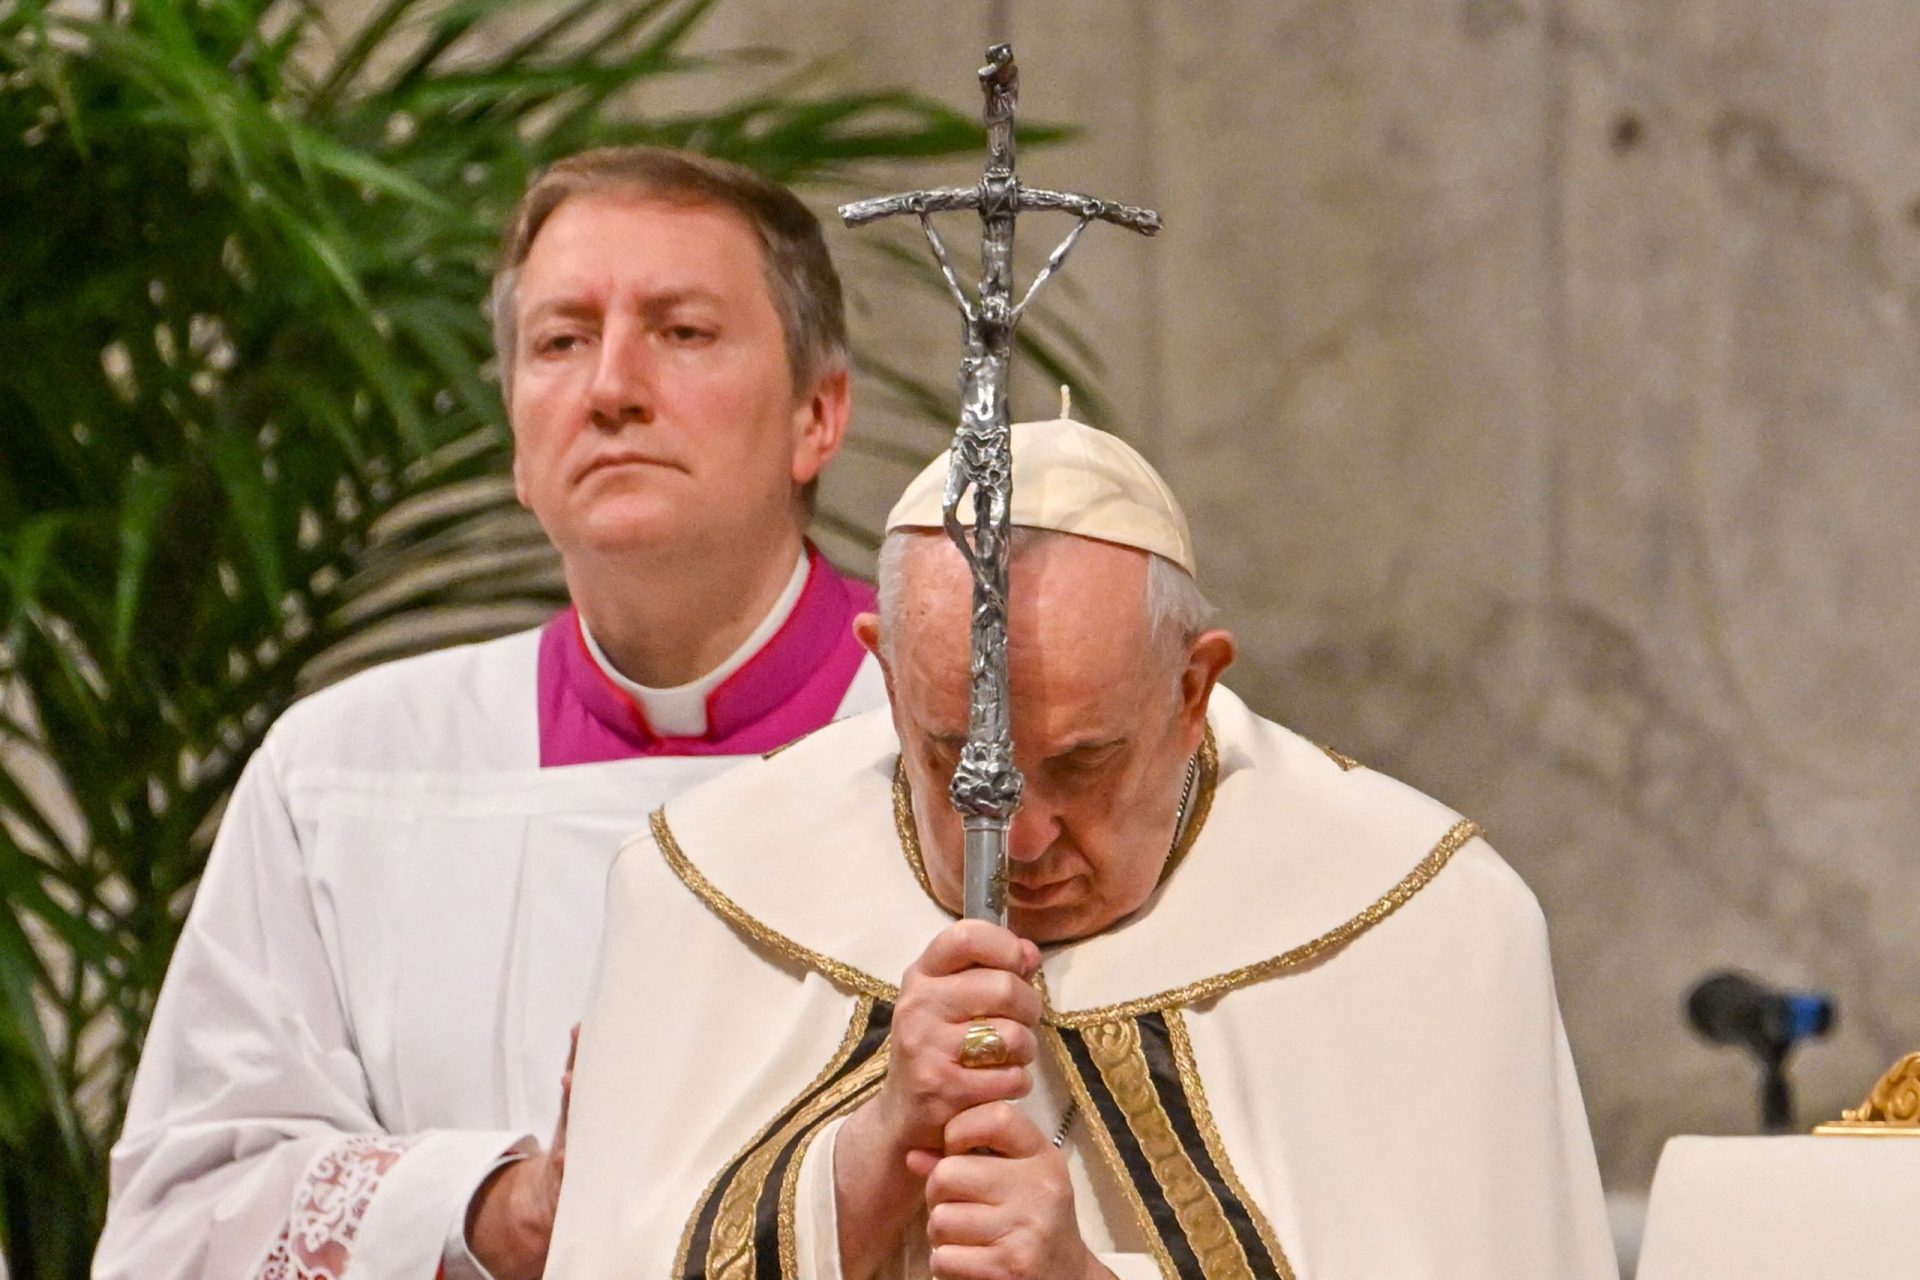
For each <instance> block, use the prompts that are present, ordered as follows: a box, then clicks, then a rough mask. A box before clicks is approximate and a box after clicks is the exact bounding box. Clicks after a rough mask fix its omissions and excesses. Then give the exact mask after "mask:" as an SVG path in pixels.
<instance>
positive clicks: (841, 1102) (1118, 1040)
mask: <svg viewBox="0 0 1920 1280" xmlns="http://www.w3.org/2000/svg"><path fill="white" fill-rule="evenodd" d="M1200 818H1201V814H1198V813H1196V814H1195V816H1194V820H1193V822H1192V823H1190V824H1189V825H1190V826H1197V825H1198V823H1199V821H1200ZM651 825H652V830H653V835H654V838H655V841H656V843H657V844H658V846H659V849H660V852H661V855H662V856H663V857H664V858H665V859H666V861H667V863H668V865H669V866H670V867H671V868H672V870H673V872H674V874H675V875H676V876H678V878H679V879H680V880H681V882H682V883H684V884H685V885H686V886H687V888H688V889H689V890H691V891H692V892H693V893H694V895H695V896H696V897H698V898H700V899H701V900H702V901H703V902H705V903H706V904H707V906H708V907H709V908H710V909H712V910H713V911H714V912H715V913H716V914H717V915H718V916H720V918H721V919H723V920H725V921H726V922H727V923H728V924H729V925H730V926H731V927H733V928H734V929H736V930H738V931H740V932H741V933H742V934H743V935H744V936H746V937H747V938H749V939H750V940H752V941H754V942H756V943H758V944H759V945H762V946H766V947H768V948H770V949H772V950H773V951H775V952H776V953H778V954H780V955H783V956H786V957H788V958H790V959H792V960H794V961H795V962H796V963H799V964H801V965H802V966H804V967H806V968H809V969H812V970H814V971H816V972H819V973H821V974H824V975H825V976H826V977H827V978H829V979H831V980H832V981H833V982H835V983H836V984H838V985H839V986H841V987H842V988H843V989H845V990H847V991H849V992H850V993H851V994H853V995H854V996H855V997H856V999H855V1008H854V1016H853V1019H852V1021H851V1023H850V1024H849V1026H848V1028H847V1032H846V1035H845V1037H844V1038H843V1039H842V1041H841V1044H840V1047H839V1049H838V1050H837V1051H836V1052H835V1054H834V1056H833V1058H832V1060H831V1061H830V1062H829V1063H828V1064H827V1066H826V1067H825V1068H824V1069H823V1070H822V1071H821V1073H820V1075H819V1076H818V1077H816V1078H815V1079H814V1081H813V1083H811V1084H810V1085H808V1086H807V1088H806V1089H805V1090H804V1091H802V1093H801V1094H800V1096H799V1097H797V1098H795V1099H794V1100H793V1101H792V1102H791V1103H789V1104H788V1105H787V1106H786V1107H785V1108H783V1109H782V1110H781V1112H780V1113H779V1115H777V1116H775V1117H774V1119H773V1120H772V1121H770V1122H769V1123H768V1124H767V1125H766V1126H765V1127H763V1128H762V1129H761V1130H760V1132H759V1133H757V1134H756V1135H755V1136H754V1138H753V1140H752V1141H751V1142H750V1143H749V1144H748V1145H747V1147H746V1148H745V1149H744V1150H742V1151H741V1152H740V1153H739V1154H738V1155H737V1156H735V1157H734V1158H733V1160H731V1161H730V1162H729V1163H728V1164H727V1166H726V1167H725V1168H724V1169H722V1170H721V1172H720V1173H719V1175H718V1176H716V1177H715V1178H714V1180H713V1182H712V1183H711V1184H709V1185H708V1187H707V1189H706V1191H705V1192H704V1193H703V1194H702V1195H701V1198H700V1202H699V1205H698V1206H697V1208H696V1209H695V1211H694V1214H693V1217H692V1219H691V1220H690V1221H689V1222H688V1224H687V1228H686V1232H685V1234H684V1235H683V1237H682V1239H681V1243H680V1251H679V1256H678V1258H677V1259H676V1262H675V1267H674V1274H675V1275H676V1276H678V1277H682V1278H683V1280H696V1278H704V1280H748V1278H749V1277H751V1278H752V1280H785V1278H790V1277H795V1276H797V1275H798V1274H799V1271H798V1259H797V1249H796V1245H795V1238H794V1210H795V1196H796V1191H797V1187H798V1178H799V1172H800V1167H801V1161H802V1160H803V1159H804V1158H805V1155H806V1152H807V1149H808V1147H809V1145H810V1144H811V1143H812V1142H813V1140H814V1139H815V1138H816V1137H817V1136H818V1135H819V1133H820V1132H821V1131H822V1130H823V1129H824V1128H825V1127H826V1126H827V1125H828V1124H829V1123H830V1122H832V1121H833V1120H834V1119H836V1118H838V1117H839V1116H842V1115H845V1114H846V1113H848V1112H849V1111H851V1110H853V1109H854V1108H855V1107H857V1106H859V1105H860V1104H861V1103H862V1102H864V1101H866V1099H868V1098H869V1097H871V1096H872V1095H873V1093H874V1091H875V1090H877V1089H878V1088H879V1084H880V1080H881V1078H882V1077H883V1076H884V1075H885V1073H886V1063H887V1056H888V1054H887V1034H888V1030H889V1028H890V1026H891V1023H892V1016H893V1006H892V1003H891V1002H892V1001H893V1000H894V999H895V998H897V996H898V989H897V988H895V987H894V986H892V984H890V983H887V982H885V981H883V980H881V979H879V978H876V977H873V976H871V975H869V974H866V973H863V972H861V971H860V970H858V969H855V968H853V967H851V966H849V965H846V964H843V963H842V962H840V961H838V960H835V959H833V958H831V957H829V956H825V955H822V954H820V953H818V952H815V951H812V950H810V949H808V948H806V947H804V946H801V945H800V944H799V943H797V942H795V941H793V940H792V939H791V938H788V937H786V936H785V935H783V934H780V933H778V932H777V931H775V930H773V929H771V928H769V927H768V926H766V925H765V924H763V923H761V922H760V921H758V920H756V919H754V918H753V917H752V916H751V915H749V914H748V913H747V912H746V911H744V910H743V909H742V908H741V907H740V906H739V905H738V904H736V903H735V902H734V901H733V900H732V899H730V898H728V897H727V896H726V895H725V894H724V893H722V892H720V890H719V889H718V888H716V887H715V886H714V885H713V884H711V883H710V882H709V881H708V880H707V879H706V877H705V876H704V875H702V874H701V873H700V871H699V869H698V868H697V867H695V866H694V865H693V863H692V861H691V860H690V859H688V858H687V856H686V854H685V853H684V852H683V851H682V850H681V849H680V846H679V842H678V841H677V840H676V839H675V838H674V834H673V830H672V828H671V826H670V825H669V824H668V822H667V819H666V814H665V812H664V811H656V812H655V813H654V815H653V818H652V824H651ZM1480 834H1481V832H1480V828H1479V827H1478V826H1477V825H1475V824H1474V823H1472V822H1469V821H1466V820H1464V819H1463V820H1461V821H1459V822H1456V823H1455V824H1454V825H1453V827H1452V828H1450V829H1449V830H1448V831H1447V832H1446V834H1445V835H1443V836H1442V837H1441V838H1440V840H1439V842H1438V843H1437V844H1435V845H1434V846H1433V848H1432V849H1431V850H1430V851H1429V852H1428V853H1427V855H1426V857H1424V858H1422V859H1421V860H1420V861H1419V863H1417V864H1416V865H1415V866H1414V867H1413V869H1412V870H1411V871H1409V872H1408V873H1407V874H1406V875H1405V876H1404V877H1403V878H1402V879H1401V880H1400V881H1399V883H1397V884H1395V885H1394V886H1393V887H1392V888H1391V889H1389V890H1388V891H1387V892H1386V893H1384V894H1383V895H1381V896H1380V898H1378V899H1377V900H1375V901H1374V902H1373V903H1372V904H1370V905H1369V906H1367V907H1366V908H1365V909H1363V910H1362V911H1361V912H1360V913H1359V914H1358V915H1356V916H1354V917H1352V918H1351V919H1349V920H1347V921H1346V922H1344V923H1342V924H1340V925H1337V926H1335V927H1334V928H1332V929H1329V930H1328V931H1327V932H1325V933H1323V934H1321V935H1320V936H1318V937H1316V938H1313V939H1310V940H1308V941H1307V942H1304V943H1301V944H1300V945H1298V946H1296V947H1294V948H1292V949H1291V950H1289V951H1285V952H1282V953H1280V954H1279V955H1275V956H1272V957H1270V958H1268V959H1266V960H1261V961H1257V962H1255V963H1253V964H1248V965H1243V966H1242V967H1240V968H1238V969H1234V970H1232V971H1230V972H1227V973H1221V974H1216V975H1214V976H1213V977H1210V978H1205V979H1202V980H1200V981H1197V982H1192V983H1189V984H1187V985H1186V986H1183V987H1177V988H1173V989H1170V990H1167V991H1162V992H1159V993H1156V994H1153V995H1149V996H1143V997H1140V998H1138V999H1134V1000H1129V1001H1126V1002H1123V1003H1120V1004H1114V1005H1107V1006H1104V1007H1101V1008H1095V1009H1079V1010H1074V1011H1071V1012H1068V1011H1063V1010H1059V1009H1055V1008H1052V1007H1050V1006H1049V1007H1048V1008H1047V1010H1046V1012H1045V1013H1044V1014H1043V1016H1042V1019H1041V1023H1042V1035H1043V1037H1044V1038H1045V1039H1046V1041H1047V1044H1048V1048H1049V1050H1050V1051H1051V1052H1052V1054H1053V1056H1054V1057H1055V1059H1056V1060H1057V1061H1058V1062H1059V1063H1060V1065H1061V1067H1062V1068H1063V1071H1064V1074H1065V1075H1066V1078H1067V1083H1068V1085H1069V1086H1070V1088H1071V1089H1072V1092H1073V1095H1074V1100H1075V1103H1076V1104H1077V1109H1076V1114H1081V1115H1085V1116H1086V1117H1087V1133H1088V1136H1089V1137H1090V1138H1091V1140H1092V1141H1093V1142H1094V1144H1095V1145H1096V1147H1098V1149H1099V1151H1100V1154H1101V1156H1102V1158H1103V1163H1104V1164H1105V1165H1106V1167H1107V1169H1108V1170H1109V1172H1110V1173H1111V1174H1112V1175H1113V1177H1114V1179H1115V1180H1116V1182H1118V1183H1119V1185H1120V1186H1121V1187H1122V1188H1124V1189H1125V1191H1126V1194H1127V1197H1128V1199H1129V1200H1130V1201H1131V1202H1132V1206H1133V1209H1134V1214H1135V1218H1136V1221H1137V1223H1138V1226H1139V1228H1140V1231H1141V1233H1142V1235H1143V1236H1144V1237H1145V1238H1146V1240H1147V1243H1148V1247H1149V1248H1150V1249H1152V1251H1153V1254H1154V1257H1155V1259H1156V1260H1157V1261H1158V1262H1159V1264H1160V1269H1161V1272H1162V1274H1163V1275H1167V1276H1178V1277H1182V1278H1183V1280H1241V1278H1242V1277H1246V1278H1248V1280H1294V1272H1293V1270H1292V1268H1291V1267H1290V1265H1289V1264H1288V1262H1287V1258H1286V1255H1285V1254H1284V1253H1283V1252H1282V1250H1281V1247H1280V1244H1279V1241H1278V1239H1277V1237H1276V1236H1275V1235H1274V1232H1273V1228H1272V1225H1271V1224H1270V1223H1269V1222H1268V1220H1267V1219H1266V1217H1265V1216H1264V1215H1263V1214H1262V1212H1261V1210H1260V1208H1259V1206H1258V1205H1256V1204H1255V1203H1254V1201H1253V1200H1252V1198H1251V1197H1250V1196H1249V1195H1248V1194H1247V1191H1246V1188H1245V1187H1244V1186H1243V1185H1242V1184H1241V1182H1240V1179H1239V1176H1238V1175H1237V1174H1236V1173H1235V1172H1234V1169H1233V1165H1232V1162H1231V1161H1230V1160H1229V1159H1228V1156H1227V1152H1226V1149H1225V1147H1224V1145H1223V1144H1222V1142H1221V1138H1220V1133H1219V1130H1218V1128H1217V1127H1216V1125H1215V1123H1214V1119H1213V1115H1212V1111H1211V1109H1210V1108H1209V1106H1208V1104H1207V1100H1206V1092H1205V1089H1204V1087H1203V1085H1202V1082H1201V1080H1200V1074H1199V1072H1198V1070H1197V1069H1196V1068H1195V1065H1194V1058H1193V1047H1192V1045H1191V1043H1190V1042H1189V1041H1188V1038H1187V1031H1186V1022H1185V1015H1184V1012H1183V1011H1184V1010H1185V1009H1186V1008H1188V1007H1190V1006H1192V1005H1195V1004H1199V1003H1202V1002H1205V1001H1212V1000H1217V999H1219V998H1220V997H1222V996H1224V995H1226V994H1227V993H1229V992H1231V991H1235V990H1238V989H1239V988H1241V987H1244V986H1248V985H1251V984H1253V983H1257V982H1263V981H1266V980H1269V979H1271V978H1275V977H1278V976H1280V975H1281V974H1284V973H1287V972H1289V971H1292V970H1294V969H1297V968H1300V967H1301V966H1304V965H1307V964H1310V963H1312V962H1314V961H1316V960H1318V959H1320V958H1322V957H1323V956H1325V955H1327V954H1329V953H1331V952H1334V951H1337V950H1339V949H1340V948H1342V947H1344V946H1346V945H1347V944H1348V943H1350V942H1352V941H1353V940H1354V939H1355V938H1357V937H1359V936H1360V935H1361V934H1363V933H1365V932H1367V931H1368V930H1370V929H1372V928H1373V927H1375V926H1376V925H1378V924H1380V923H1381V922H1382V921H1384V920H1386V919H1387V918H1388V917H1389V916H1392V915H1393V914H1394V913H1396V912H1397V911H1399V910H1400V908H1402V907H1404V906H1405V905H1406V904H1407V903H1408V902H1409V901H1410V900H1412V898H1413V897H1414V896H1415V895H1416V894H1418V893H1419V892H1420V890H1421V889H1423V888H1425V887H1426V886H1427V885H1428V884H1429V883H1431V881H1432V880H1433V878H1434V877H1435V876H1437V875H1438V874H1439V873H1440V872H1441V870H1442V869H1443V868H1445V867H1446V865H1447V864H1448V862H1450V861H1451V860H1452V858H1453V855H1454V854H1456V853H1458V852H1459V851H1460V850H1461V849H1462V848H1463V847H1465V846H1466V845H1467V844H1468V843H1469V842H1470V841H1472V840H1473V839H1475V838H1476V837H1478V836H1479V835H1480Z"/></svg>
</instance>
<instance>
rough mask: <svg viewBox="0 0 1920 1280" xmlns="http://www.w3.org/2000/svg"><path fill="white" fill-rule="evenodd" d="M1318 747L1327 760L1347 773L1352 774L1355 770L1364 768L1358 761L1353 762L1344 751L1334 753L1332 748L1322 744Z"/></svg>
mask: <svg viewBox="0 0 1920 1280" xmlns="http://www.w3.org/2000/svg"><path fill="white" fill-rule="evenodd" d="M1319 746H1320V749H1321V750H1322V751H1324V752H1326V753H1327V759H1329V760H1331V761H1333V762H1334V763H1335V764H1337V765H1339V766H1340V768H1341V769H1342V770H1343V771H1345V772H1347V773H1352V772H1353V771H1354V770H1355V769H1364V768H1366V766H1365V765H1363V764H1361V763H1360V762H1359V761H1358V760H1355V759H1354V758H1353V757H1352V756H1350V755H1348V754H1346V753H1345V752H1344V751H1335V750H1334V749H1333V748H1332V747H1329V746H1327V745H1326V744H1324V743H1321V744H1319Z"/></svg>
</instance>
